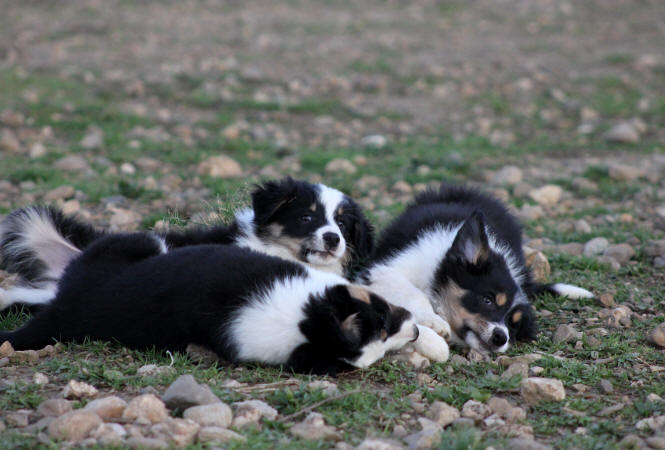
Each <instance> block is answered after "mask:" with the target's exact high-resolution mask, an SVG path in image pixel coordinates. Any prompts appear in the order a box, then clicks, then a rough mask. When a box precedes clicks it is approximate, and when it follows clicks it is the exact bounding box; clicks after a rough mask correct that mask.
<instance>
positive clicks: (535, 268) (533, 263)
mask: <svg viewBox="0 0 665 450" xmlns="http://www.w3.org/2000/svg"><path fill="white" fill-rule="evenodd" d="M526 266H527V267H529V268H530V269H531V275H532V278H533V279H534V281H538V282H540V283H542V282H545V281H547V279H548V278H549V276H550V271H551V269H550V263H549V261H548V260H547V257H546V256H545V255H544V254H543V253H542V252H533V253H531V254H530V255H528V256H527V257H526Z"/></svg>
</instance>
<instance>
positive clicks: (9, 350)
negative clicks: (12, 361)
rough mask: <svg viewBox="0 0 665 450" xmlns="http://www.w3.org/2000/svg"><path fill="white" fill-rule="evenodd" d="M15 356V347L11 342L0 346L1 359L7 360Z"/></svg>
mask: <svg viewBox="0 0 665 450" xmlns="http://www.w3.org/2000/svg"><path fill="white" fill-rule="evenodd" d="M13 354H14V347H12V344H11V343H10V342H9V341H5V342H3V343H2V345H0V358H6V357H8V356H12V355H13Z"/></svg>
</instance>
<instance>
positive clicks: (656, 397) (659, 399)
mask: <svg viewBox="0 0 665 450" xmlns="http://www.w3.org/2000/svg"><path fill="white" fill-rule="evenodd" d="M647 401H648V402H650V403H655V402H662V401H663V397H661V396H660V395H658V394H654V393H653V392H652V393H650V394H649V395H647Z"/></svg>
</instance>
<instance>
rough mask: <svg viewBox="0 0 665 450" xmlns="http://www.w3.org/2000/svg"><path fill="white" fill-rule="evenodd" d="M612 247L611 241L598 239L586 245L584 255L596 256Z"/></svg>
mask: <svg viewBox="0 0 665 450" xmlns="http://www.w3.org/2000/svg"><path fill="white" fill-rule="evenodd" d="M609 246H610V241H608V240H607V239H606V238H604V237H596V238H593V239H591V240H590V241H589V242H587V243H586V244H584V255H586V256H596V255H600V254H602V253H603V252H604V251H605V250H607V248H608V247H609Z"/></svg>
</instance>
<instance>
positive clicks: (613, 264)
mask: <svg viewBox="0 0 665 450" xmlns="http://www.w3.org/2000/svg"><path fill="white" fill-rule="evenodd" d="M596 261H598V262H599V263H601V264H605V265H606V266H608V268H609V269H610V270H611V271H612V272H616V271H618V270H619V269H621V264H619V262H618V261H617V260H616V259H614V258H611V257H609V256H604V255H603V256H598V257H596Z"/></svg>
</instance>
